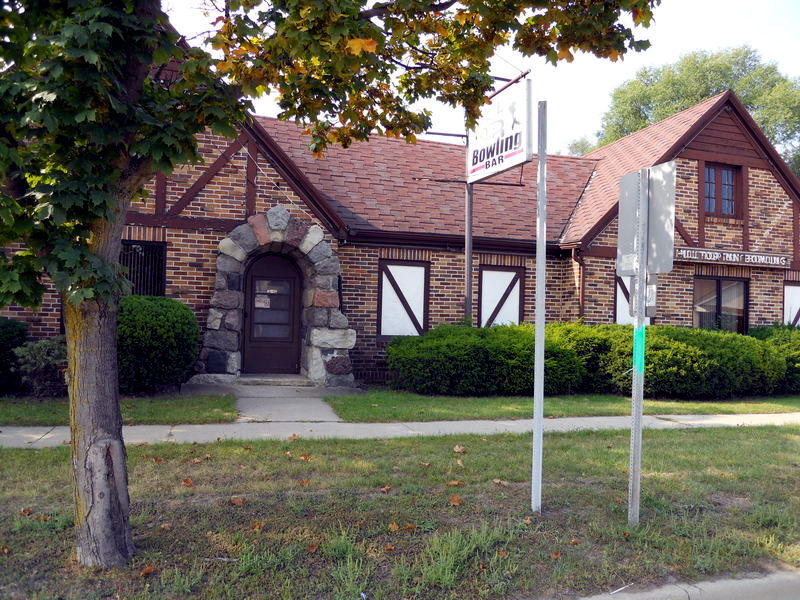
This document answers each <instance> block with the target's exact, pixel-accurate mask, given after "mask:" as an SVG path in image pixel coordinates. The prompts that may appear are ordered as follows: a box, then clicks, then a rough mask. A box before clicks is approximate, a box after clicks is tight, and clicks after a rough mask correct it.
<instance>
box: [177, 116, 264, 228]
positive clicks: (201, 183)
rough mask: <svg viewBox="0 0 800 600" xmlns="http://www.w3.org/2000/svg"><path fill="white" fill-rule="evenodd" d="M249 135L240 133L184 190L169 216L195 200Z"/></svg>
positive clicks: (179, 211)
mask: <svg viewBox="0 0 800 600" xmlns="http://www.w3.org/2000/svg"><path fill="white" fill-rule="evenodd" d="M247 138H248V135H247V133H245V132H242V133H240V134H239V137H238V138H236V140H235V141H234V142H231V144H230V145H229V146H228V147H227V148H226V149H225V151H224V152H223V153H222V154H220V155H219V156H218V157H217V160H215V161H214V162H213V163H212V164H211V165H210V166H209V167H208V168H207V169H206V170H205V171H203V174H202V175H200V177H198V178H197V180H196V181H195V182H194V183H193V184H192V186H191V187H190V188H189V189H188V190H186V192H184V194H183V196H181V197H180V198H179V199H178V201H177V202H176V203H175V204H173V205H172V206H171V207H170V208H169V210H168V211H167V216H170V217H174V216H176V215H179V214H180V213H181V211H182V210H183V209H184V208H186V207H187V206H188V205H189V203H190V202H191V201H192V200H194V198H195V196H197V194H198V193H199V192H200V191H201V190H202V189H203V188H204V187H205V186H206V184H207V183H208V182H209V181H210V180H211V178H212V177H214V175H216V174H217V173H219V172H220V170H221V169H222V167H224V166H225V165H227V164H228V162H229V161H230V159H231V158H232V157H233V155H234V154H236V153H237V152H238V151H239V150H240V149H241V148H242V146H243V145H244V143H245V142H246V141H247Z"/></svg>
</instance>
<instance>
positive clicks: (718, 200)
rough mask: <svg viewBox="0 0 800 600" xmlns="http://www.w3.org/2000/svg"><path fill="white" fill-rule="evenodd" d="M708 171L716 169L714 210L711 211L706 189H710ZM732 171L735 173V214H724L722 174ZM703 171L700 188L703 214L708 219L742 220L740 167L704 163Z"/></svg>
mask: <svg viewBox="0 0 800 600" xmlns="http://www.w3.org/2000/svg"><path fill="white" fill-rule="evenodd" d="M706 169H714V210H713V211H710V210H708V207H707V204H706V203H707V200H706V197H707V196H706V188H707V187H708V183H709V182H708V179H707V178H706ZM725 169H727V170H730V171H732V172H733V200H732V201H733V212H732V213H726V212H722V206H723V198H722V187H723V184H722V173H723V170H725ZM702 170H703V185H702V186H701V187H700V203H701V205H702V209H703V214H704V215H705V216H706V217H712V218H718V219H741V218H742V168H741V166H739V165H732V164H727V163H717V162H704V163H703V165H702Z"/></svg>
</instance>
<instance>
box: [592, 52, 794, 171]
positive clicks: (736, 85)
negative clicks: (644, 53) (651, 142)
mask: <svg viewBox="0 0 800 600" xmlns="http://www.w3.org/2000/svg"><path fill="white" fill-rule="evenodd" d="M727 89H731V90H733V91H734V92H735V93H736V95H737V96H738V97H739V99H740V100H741V101H742V103H743V104H744V106H745V107H746V108H747V110H748V111H749V112H750V114H751V115H752V116H753V118H754V119H755V121H756V122H757V123H758V124H759V126H760V127H761V128H762V129H763V131H764V133H765V134H766V136H767V138H769V140H770V141H771V142H772V143H773V144H774V145H775V146H776V147H777V148H778V150H779V151H780V152H781V153H782V154H783V157H784V159H785V160H786V162H787V163H788V164H789V166H790V167H791V168H792V169H793V170H794V172H795V173H800V82H799V81H798V80H797V79H790V78H788V77H786V76H785V75H783V74H782V73H781V72H780V71H779V70H778V67H777V65H776V64H775V63H772V62H765V61H763V60H762V59H761V56H760V55H759V54H758V52H757V51H756V50H754V49H752V48H750V47H748V46H741V47H739V48H732V49H729V50H723V51H720V52H715V53H710V52H692V53H690V54H687V55H686V56H683V57H682V58H681V59H680V60H678V61H677V62H676V63H674V64H671V65H665V66H661V67H648V68H645V69H642V70H641V71H639V73H638V74H637V76H636V78H635V79H633V80H631V81H628V82H626V83H624V84H623V85H621V86H619V87H618V88H616V89H615V90H614V92H613V93H612V97H611V106H610V107H609V109H608V111H607V112H606V113H605V115H604V116H603V124H602V129H601V131H600V133H599V145H603V144H607V143H609V142H613V141H614V140H616V139H619V138H621V137H623V136H625V135H628V134H630V133H633V132H634V131H638V130H639V129H643V128H644V127H646V126H648V125H650V124H652V123H655V122H657V121H660V120H662V119H665V118H666V117H669V116H670V115H673V114H675V113H676V112H679V111H681V110H683V109H685V108H689V107H690V106H693V105H694V104H697V103H698V102H701V101H703V100H705V99H707V98H709V97H711V96H713V95H715V94H718V93H720V92H724V91H725V90H727Z"/></svg>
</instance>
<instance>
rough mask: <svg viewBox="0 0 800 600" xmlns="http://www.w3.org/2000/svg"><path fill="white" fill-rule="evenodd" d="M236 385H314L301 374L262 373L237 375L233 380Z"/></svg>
mask: <svg viewBox="0 0 800 600" xmlns="http://www.w3.org/2000/svg"><path fill="white" fill-rule="evenodd" d="M233 383H234V384H236V385H279V386H287V387H314V383H313V382H312V381H311V380H310V379H309V378H308V377H305V376H303V375H297V374H283V373H264V374H247V375H239V377H238V378H236V379H235V380H234V381H233Z"/></svg>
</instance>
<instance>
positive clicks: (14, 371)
mask: <svg viewBox="0 0 800 600" xmlns="http://www.w3.org/2000/svg"><path fill="white" fill-rule="evenodd" d="M25 330H26V326H25V325H24V324H22V323H20V322H18V321H13V320H10V319H6V320H0V341H2V342H3V344H2V345H0V391H2V392H3V393H6V392H14V391H16V390H15V386H14V385H12V384H13V383H14V382H18V381H19V378H20V375H21V376H22V377H21V379H22V381H23V383H25V385H26V387H27V388H28V390H29V391H30V392H31V393H33V394H34V395H36V396H58V395H63V394H65V393H66V386H65V383H64V370H65V368H66V347H65V345H64V338H63V337H53V338H47V339H44V340H38V341H34V342H28V343H24V341H25ZM12 348H15V349H14V351H13V353H12V352H11V349H12ZM199 351H200V328H199V326H198V324H197V319H196V318H195V316H194V313H193V312H192V310H191V309H190V308H188V307H187V306H185V305H183V304H181V303H180V302H178V301H177V300H173V299H171V298H163V297H155V296H127V297H125V298H122V300H121V302H120V307H119V315H118V320H117V365H118V369H119V372H118V374H119V388H120V391H122V392H123V393H140V392H153V391H157V390H159V389H163V388H167V387H170V386H174V385H177V384H179V383H182V382H183V381H185V380H186V378H187V377H188V376H189V375H191V371H192V368H193V367H194V364H195V361H196V360H197V356H198V353H199ZM12 365H13V367H12ZM7 366H8V367H7ZM4 369H6V370H7V371H8V372H6V370H4Z"/></svg>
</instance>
